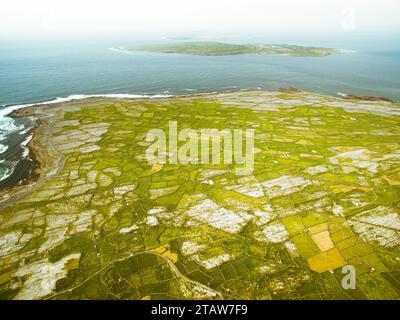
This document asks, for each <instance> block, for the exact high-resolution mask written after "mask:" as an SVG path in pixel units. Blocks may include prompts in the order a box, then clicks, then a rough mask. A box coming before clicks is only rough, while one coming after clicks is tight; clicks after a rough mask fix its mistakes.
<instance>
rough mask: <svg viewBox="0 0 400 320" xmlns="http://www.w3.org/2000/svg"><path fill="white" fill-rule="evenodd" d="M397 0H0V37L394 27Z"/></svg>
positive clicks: (399, 23) (398, 25)
mask: <svg viewBox="0 0 400 320" xmlns="http://www.w3.org/2000/svg"><path fill="white" fill-rule="evenodd" d="M399 12H400V1H399V0H368V1H367V0H347V1H346V0H272V1H269V0H33V1H32V0H1V2H0V37H15V36H25V37H34V36H39V37H40V36H62V35H82V34H87V35H89V34H99V35H112V34H127V33H135V34H147V33H148V34H152V33H154V34H176V35H179V34H188V33H191V32H193V33H195V32H200V33H207V32H220V33H223V32H316V31H319V32H327V31H332V32H336V31H340V32H355V31H368V30H372V31H384V32H386V31H387V32H393V31H394V32H398V31H400V19H399V18H398V14H399Z"/></svg>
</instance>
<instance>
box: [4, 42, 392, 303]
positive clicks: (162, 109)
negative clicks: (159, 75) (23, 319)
mask: <svg viewBox="0 0 400 320" xmlns="http://www.w3.org/2000/svg"><path fill="white" fill-rule="evenodd" d="M237 50H240V47H239V48H237ZM35 110H36V111H35ZM38 110H39V109H35V108H31V109H30V111H29V114H31V115H32V116H35V117H40V118H46V117H50V116H51V115H54V117H50V118H48V119H49V121H51V123H52V126H53V127H52V128H53V129H52V134H51V136H50V140H49V143H51V144H50V145H51V146H52V147H53V148H55V150H56V151H57V153H58V154H59V156H60V157H62V158H61V159H63V166H62V168H60V171H59V172H58V173H56V174H55V175H54V176H53V177H52V178H50V179H48V180H47V181H46V182H45V183H43V184H41V185H40V186H38V188H37V189H35V190H34V191H32V192H31V193H30V194H29V195H27V196H26V197H24V198H22V199H20V200H17V201H15V202H14V203H12V204H10V205H9V206H8V207H7V208H4V209H2V210H1V212H0V298H1V299H161V298H169V299H193V298H200V299H202V298H205V299H312V298H316V299H383V298H386V299H398V298H399V297H400V294H399V292H400V291H399V290H400V283H399V272H400V261H399V254H400V251H399V247H400V238H399V230H400V219H399V213H398V212H399V208H400V201H399V200H400V198H399V191H400V189H399V188H400V171H399V168H400V167H399V163H400V144H399V141H400V127H399V121H400V108H399V105H396V104H392V103H390V102H376V101H374V102H366V101H364V102H363V101H352V100H342V99H338V98H333V97H327V96H321V95H316V94H311V93H304V92H297V91H296V92H294V91H293V92H291V91H290V92H284V91H282V92H260V91H249V92H233V93H221V94H213V95H211V94H210V95H201V96H194V97H182V98H177V97H175V98H170V99H159V100H142V101H141V100H122V99H120V100H101V99H97V100H81V101H75V102H69V103H63V104H59V105H53V106H49V107H48V108H46V107H41V110H40V111H38ZM35 112H36V114H35ZM169 121H177V122H178V125H179V127H180V128H191V129H195V130H198V129H200V128H217V129H223V128H243V129H247V128H252V129H254V130H255V152H256V155H255V168H254V172H253V173H252V174H251V175H248V176H238V175H236V174H235V165H234V164H227V165H225V164H221V165H201V164H189V165H180V164H176V165H172V164H166V165H149V164H148V163H147V162H146V159H145V158H144V154H145V151H146V149H147V148H148V146H149V142H147V141H146V140H145V136H146V133H147V132H148V131H149V130H151V129H153V128H162V129H166V128H167V126H168V122H169ZM43 144H44V145H45V142H43ZM53 174H54V172H53ZM344 265H352V266H354V267H355V269H356V272H357V273H356V275H357V286H356V289H353V290H344V289H343V288H342V286H341V281H342V278H343V276H344V275H343V274H342V267H343V266H344Z"/></svg>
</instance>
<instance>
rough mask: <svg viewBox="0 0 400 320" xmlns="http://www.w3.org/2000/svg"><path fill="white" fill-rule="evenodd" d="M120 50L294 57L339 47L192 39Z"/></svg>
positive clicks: (327, 51) (328, 51)
mask: <svg viewBox="0 0 400 320" xmlns="http://www.w3.org/2000/svg"><path fill="white" fill-rule="evenodd" d="M115 49H117V50H121V51H129V52H135V51H145V52H159V53H177V54H190V55H200V56H226V55H238V54H283V55H289V56H296V57H324V56H328V55H330V54H333V53H340V52H341V50H339V49H332V48H322V47H306V46H297V45H289V44H230V43H221V42H207V41H192V42H182V43H173V44H158V45H157V44H156V45H136V46H128V47H118V48H115Z"/></svg>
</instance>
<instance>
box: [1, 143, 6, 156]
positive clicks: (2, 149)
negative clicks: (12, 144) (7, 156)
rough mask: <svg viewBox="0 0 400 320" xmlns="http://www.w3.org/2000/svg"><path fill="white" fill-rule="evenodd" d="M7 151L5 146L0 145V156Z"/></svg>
mask: <svg viewBox="0 0 400 320" xmlns="http://www.w3.org/2000/svg"><path fill="white" fill-rule="evenodd" d="M7 149H8V146H5V145H3V144H0V154H2V153H4V152H6V151H7Z"/></svg>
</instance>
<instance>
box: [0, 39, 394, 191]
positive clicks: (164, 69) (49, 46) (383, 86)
mask: <svg viewBox="0 0 400 320" xmlns="http://www.w3.org/2000/svg"><path fill="white" fill-rule="evenodd" d="M207 40H217V41H226V42H233V43H235V42H236V43H254V42H256V43H293V44H299V45H316V46H328V47H335V48H341V49H347V50H352V52H351V53H345V54H335V55H331V56H328V57H321V58H312V57H289V56H279V55H236V56H220V57H207V56H190V55H175V54H157V53H122V52H117V51H114V50H110V48H112V47H115V46H124V45H129V44H135V43H144V42H167V41H170V40H165V39H136V38H135V39H126V38H124V39H119V40H116V39H108V40H96V39H91V40H85V41H83V40H79V41H78V40H77V41H74V40H71V39H69V40H67V41H61V40H60V41H26V42H21V41H10V40H8V41H1V39H0V187H1V186H2V182H3V185H4V184H7V183H8V184H10V183H14V182H15V177H14V178H12V175H13V174H14V175H16V173H17V172H16V171H17V170H18V164H19V163H20V161H21V159H25V160H26V159H27V157H28V156H27V154H28V153H27V149H26V146H25V145H26V141H27V139H29V138H30V134H31V131H30V128H31V127H32V126H33V120H32V119H18V120H13V119H11V118H9V117H7V114H8V113H9V111H10V110H11V109H12V108H15V106H17V107H18V105H21V104H31V103H38V102H44V101H49V100H54V99H57V98H58V100H56V101H62V99H63V98H66V97H70V96H71V95H72V96H73V97H75V98H82V97H85V96H86V95H104V94H125V95H138V96H141V95H149V96H152V95H175V94H188V93H196V92H204V91H219V90H226V89H235V88H238V89H239V88H240V89H248V88H260V89H268V90H273V89H277V88H280V87H288V86H292V87H297V88H300V89H303V90H307V91H312V92H318V93H324V94H329V95H336V94H337V93H339V92H340V93H352V94H358V95H373V96H384V97H389V98H392V99H394V100H398V101H400V76H399V75H400V41H399V40H400V36H399V34H391V35H384V36H382V35H379V36H376V35H375V36H374V35H368V34H364V35H361V36H360V35H354V36H350V37H349V36H347V37H337V36H334V35H328V36H326V35H323V36H322V35H321V36H319V37H315V36H303V37H296V36H290V37H288V36H285V37H279V36H278V35H275V36H268V37H266V36H254V37H249V36H247V37H244V36H240V37H226V38H225V39H224V38H219V39H207ZM10 106H11V109H10ZM13 106H14V107H13ZM19 165H21V164H19ZM24 168H25V169H26V170H29V168H30V166H29V165H28V164H27V163H25V164H24ZM21 170H22V169H21ZM7 179H8V180H7ZM5 182H6V183H5Z"/></svg>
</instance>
